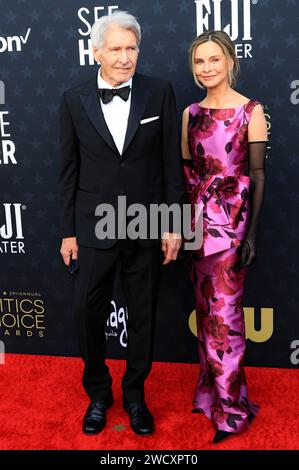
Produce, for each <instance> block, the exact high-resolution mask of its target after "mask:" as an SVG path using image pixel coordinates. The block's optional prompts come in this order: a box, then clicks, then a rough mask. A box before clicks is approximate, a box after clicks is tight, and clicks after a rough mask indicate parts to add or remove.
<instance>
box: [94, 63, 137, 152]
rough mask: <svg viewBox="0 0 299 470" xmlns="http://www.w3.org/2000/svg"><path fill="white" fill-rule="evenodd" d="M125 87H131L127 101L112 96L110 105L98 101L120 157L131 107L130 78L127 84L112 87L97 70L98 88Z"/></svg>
mask: <svg viewBox="0 0 299 470" xmlns="http://www.w3.org/2000/svg"><path fill="white" fill-rule="evenodd" d="M127 85H129V86H130V87H131V93H130V95H129V98H128V100H127V101H124V100H123V99H122V98H121V97H120V96H114V98H113V100H111V101H110V103H107V104H104V103H103V102H102V100H100V101H101V106H102V110H103V114H104V118H105V121H106V124H107V126H108V129H109V131H110V133H111V135H112V137H113V140H114V142H115V145H116V147H117V149H118V151H119V153H120V155H121V154H122V151H123V148H124V143H125V137H126V132H127V126H128V118H129V113H130V107H131V95H132V78H131V79H130V80H129V81H128V82H126V83H122V85H120V86H119V87H113V86H112V85H110V84H109V83H107V82H106V81H105V80H103V78H102V77H101V68H99V72H98V87H99V88H110V89H111V88H122V87H124V86H127Z"/></svg>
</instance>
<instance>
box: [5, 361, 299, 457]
mask: <svg viewBox="0 0 299 470" xmlns="http://www.w3.org/2000/svg"><path fill="white" fill-rule="evenodd" d="M109 364H110V366H111V373H112V376H113V378H114V385H113V387H114V397H115V404H114V405H113V407H112V408H111V409H110V410H109V412H108V424H107V426H106V428H105V429H104V431H103V432H102V433H101V434H98V435H97V436H85V435H84V434H82V432H81V422H82V417H83V415H84V413H85V410H86V408H87V405H88V402H89V400H88V398H87V396H86V395H85V392H84V390H83V388H82V387H81V373H82V361H81V360H80V359H77V358H64V357H49V356H29V355H16V354H7V355H6V363H5V365H0V374H1V380H0V393H1V401H0V416H1V434H0V449H1V450H8V449H18V450H22V449H26V450H29V449H32V450H37V449H43V450H46V449H50V450H51V449H57V450H62V449H78V450H80V449H90V450H101V449H105V450H111V449H119V450H121V449H128V450H130V449H140V450H148V449H152V450H165V449H167V450H199V449H205V450H208V449H214V450H215V449H242V450H243V449H244V450H245V449H256V450H259V449H291V450H293V449H299V433H298V429H299V400H298V385H299V371H297V370H286V369H269V368H247V370H246V373H247V380H248V385H249V390H250V397H251V398H252V400H253V401H256V402H257V403H259V404H260V405H261V411H260V412H259V414H258V415H257V417H256V419H255V420H254V421H253V424H252V427H251V429H250V430H249V431H247V432H246V433H244V434H242V435H240V436H236V437H232V438H230V439H228V440H227V441H226V442H223V443H222V444H217V445H213V444H212V443H211V439H212V437H213V434H214V431H213V428H212V425H211V423H210V421H209V420H208V419H207V418H205V417H204V416H202V415H201V414H192V413H191V409H192V402H191V401H192V392H193V387H194V384H195V381H196V376H197V371H198V367H197V366H196V365H190V364H173V363H172V364H169V363H155V364H154V365H153V370H152V372H151V374H150V377H149V379H148V381H147V389H146V390H147V402H148V404H149V406H150V408H151V410H152V412H153V413H154V415H155V418H156V432H155V434H154V435H153V436H147V437H139V436H136V435H135V434H134V433H133V432H132V431H131V429H130V427H129V422H128V416H127V415H126V414H125V412H124V411H123V410H122V407H121V393H120V379H121V375H122V373H123V371H124V367H125V363H124V361H109Z"/></svg>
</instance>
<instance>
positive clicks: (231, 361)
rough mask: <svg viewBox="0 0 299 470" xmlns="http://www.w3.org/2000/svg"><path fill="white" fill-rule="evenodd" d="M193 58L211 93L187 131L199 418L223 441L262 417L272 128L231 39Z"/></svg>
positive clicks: (195, 107) (192, 109)
mask: <svg viewBox="0 0 299 470" xmlns="http://www.w3.org/2000/svg"><path fill="white" fill-rule="evenodd" d="M189 58H190V65H191V69H192V72H193V76H194V79H195V82H196V84H197V85H199V86H200V87H201V88H205V89H206V91H207V94H206V97H205V99H204V100H203V101H202V102H201V103H193V104H191V105H190V106H188V107H187V108H186V109H185V111H184V114H183V128H182V152H183V157H184V172H185V183H186V194H187V198H188V202H189V203H191V204H197V208H199V209H200V210H201V211H202V214H203V244H202V246H201V248H200V249H198V250H196V251H186V252H185V253H186V260H187V265H188V269H189V272H190V276H191V279H192V282H193V284H194V289H195V297H196V314H197V330H198V345H199V359H200V375H199V379H198V383H197V387H196V390H195V397H194V405H195V410H194V411H198V412H202V413H204V414H205V415H206V416H207V417H208V418H210V419H211V420H212V422H213V424H214V426H215V428H216V434H215V436H214V440H213V442H215V443H216V442H219V441H220V440H222V439H224V438H226V437H228V436H230V435H231V434H233V433H241V432H243V431H244V430H246V429H247V428H248V426H249V424H250V422H251V420H252V418H253V417H254V416H255V414H256V413H257V411H258V406H257V405H255V404H254V403H252V402H251V401H249V399H248V395H247V386H246V379H245V374H244V369H243V359H244V352H245V331H244V317H243V289H244V280H245V276H246V271H247V266H248V265H249V264H250V263H251V261H252V259H253V258H254V256H255V234H256V227H257V221H258V217H259V213H260V209H261V204H262V198H263V187H264V160H265V152H266V146H267V143H266V142H267V126H266V121H265V117H264V113H263V109H262V106H261V105H260V104H259V103H258V102H257V101H254V100H250V99H248V98H246V97H245V96H243V95H241V94H239V93H237V92H236V91H235V90H234V89H233V87H234V85H235V78H236V75H237V73H238V71H239V63H238V59H237V57H236V55H235V48H234V44H233V43H232V41H231V40H230V38H229V36H228V35H227V34H226V33H224V32H222V31H210V32H206V33H203V34H202V35H200V36H198V37H197V38H196V39H195V40H194V42H193V44H192V45H191V47H190V51H189ZM194 213H195V211H194ZM197 213H198V212H196V214H197ZM192 222H193V226H194V225H195V223H196V220H193V221H192Z"/></svg>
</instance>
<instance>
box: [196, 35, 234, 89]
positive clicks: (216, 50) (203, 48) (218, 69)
mask: <svg viewBox="0 0 299 470" xmlns="http://www.w3.org/2000/svg"><path fill="white" fill-rule="evenodd" d="M232 68H233V60H232V59H229V60H228V59H227V57H226V56H225V55H224V52H223V50H222V48H221V47H220V46H219V45H218V44H217V43H216V42H213V41H207V42H204V43H203V44H200V45H199V46H197V48H196V50H195V54H194V63H193V70H194V74H195V76H196V78H197V80H198V81H199V82H200V83H201V84H202V85H203V86H204V87H205V88H213V87H216V86H218V85H219V84H221V83H223V82H224V81H226V82H227V83H229V70H231V69H232Z"/></svg>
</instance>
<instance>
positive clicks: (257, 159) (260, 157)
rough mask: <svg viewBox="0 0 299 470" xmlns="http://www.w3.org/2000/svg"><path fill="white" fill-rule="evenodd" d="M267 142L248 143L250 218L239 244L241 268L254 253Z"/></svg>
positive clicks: (248, 262)
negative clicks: (243, 237)
mask: <svg viewBox="0 0 299 470" xmlns="http://www.w3.org/2000/svg"><path fill="white" fill-rule="evenodd" d="M266 150H267V142H250V143H249V176H250V183H251V184H250V205H251V218H250V224H249V228H248V232H247V234H246V237H245V239H244V240H243V242H242V244H241V266H242V267H245V266H249V265H250V264H251V262H252V261H253V259H254V257H255V253H256V241H255V240H256V231H257V226H258V221H259V216H260V213H261V208H262V204H263V197H264V183H265V159H266Z"/></svg>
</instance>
